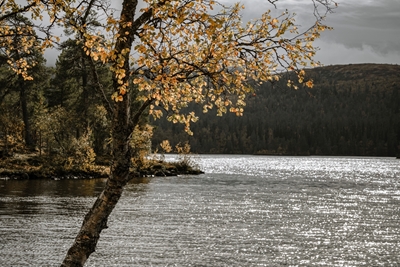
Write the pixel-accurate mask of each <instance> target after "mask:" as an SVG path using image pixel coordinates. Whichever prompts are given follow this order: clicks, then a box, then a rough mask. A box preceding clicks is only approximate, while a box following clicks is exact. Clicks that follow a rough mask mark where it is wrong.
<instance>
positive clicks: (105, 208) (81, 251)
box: [61, 0, 137, 267]
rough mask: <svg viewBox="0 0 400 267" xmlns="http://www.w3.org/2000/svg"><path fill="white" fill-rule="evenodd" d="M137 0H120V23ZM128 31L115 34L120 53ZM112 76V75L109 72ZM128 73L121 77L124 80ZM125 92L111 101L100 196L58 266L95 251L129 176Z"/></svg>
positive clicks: (72, 264) (76, 264)
mask: <svg viewBox="0 0 400 267" xmlns="http://www.w3.org/2000/svg"><path fill="white" fill-rule="evenodd" d="M136 5H137V0H124V2H123V4H122V11H121V17H120V18H121V19H120V21H121V22H120V25H122V24H123V23H126V22H132V21H133V18H134V14H135V10H136ZM120 31H121V33H120V36H124V34H123V33H124V32H125V31H126V29H124V28H123V27H120ZM132 41H133V39H132V35H130V36H129V37H128V38H119V39H118V40H117V43H116V45H115V51H116V52H117V53H121V51H123V49H125V48H130V47H131V46H132ZM123 68H124V69H125V71H126V73H128V72H129V55H126V56H125V62H124V67H123ZM113 77H116V75H113ZM128 78H129V77H125V81H127V79H128ZM119 86H120V85H119V83H118V80H117V79H116V78H114V80H113V88H114V91H116V92H118V91H119ZM130 104H131V103H130V99H129V94H126V95H124V99H123V101H119V102H114V108H113V118H112V130H111V131H112V158H113V162H112V164H111V170H110V177H109V178H108V180H107V183H106V186H105V188H104V190H103V192H102V193H101V194H100V196H99V197H98V198H97V200H96V201H95V203H94V204H93V207H92V208H91V209H90V210H89V212H88V213H87V215H86V216H85V218H84V220H83V224H82V226H81V229H80V231H79V233H78V235H77V237H76V238H75V242H74V244H73V245H72V247H71V248H70V249H69V250H68V252H67V255H66V257H65V259H64V261H63V263H62V264H61V266H62V267H67V266H68V267H82V266H84V264H85V262H86V261H87V259H88V258H89V256H90V255H91V254H92V253H93V252H94V251H95V249H96V245H97V242H98V240H99V238H100V233H101V231H102V230H103V229H106V228H107V220H108V216H109V215H110V214H111V212H112V210H113V209H114V207H115V206H116V204H117V203H118V200H119V198H120V197H121V195H122V192H123V189H124V186H125V185H126V184H127V182H128V181H129V179H130V176H129V171H130V167H131V149H130V145H129V141H130V136H131V133H132V130H133V128H132V127H133V126H134V125H132V122H131V118H130V114H131V112H130Z"/></svg>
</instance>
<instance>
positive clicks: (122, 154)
mask: <svg viewBox="0 0 400 267" xmlns="http://www.w3.org/2000/svg"><path fill="white" fill-rule="evenodd" d="M8 2H13V1H12V0H9V1H8ZM268 2H269V3H271V4H272V5H275V3H276V2H277V1H276V0H269V1H268ZM29 3H32V4H34V3H40V2H39V1H34V2H33V1H28V4H29ZM103 3H104V1H97V0H89V1H88V0H85V1H84V0H82V1H54V2H53V1H51V2H49V3H48V4H47V6H46V10H47V11H48V13H49V15H50V19H51V22H53V23H57V24H59V25H64V27H68V28H69V29H70V30H71V31H74V32H76V33H77V34H78V35H79V36H80V37H81V38H82V39H81V42H82V44H83V46H84V50H85V53H86V55H88V56H90V58H91V63H90V64H89V65H90V68H91V71H92V73H93V77H96V70H95V68H94V61H101V62H103V63H104V64H108V65H110V69H111V71H112V74H113V85H112V89H113V93H112V96H111V97H112V100H113V102H112V107H111V108H110V109H111V110H112V114H113V115H112V121H111V123H112V126H111V128H112V134H111V136H112V157H113V161H112V164H111V174H110V177H109V179H108V180H107V183H106V185H105V188H104V190H103V192H102V193H101V194H100V196H99V197H98V198H97V200H96V202H95V203H94V205H93V207H92V208H91V209H90V211H89V212H88V214H87V215H86V216H85V218H84V221H83V224H82V226H81V229H80V231H79V233H78V235H77V237H76V239H75V242H74V244H73V245H72V247H71V248H70V249H69V251H68V253H67V255H66V257H65V259H64V262H63V264H62V266H83V265H84V263H85V262H86V260H87V259H88V257H89V256H90V254H91V253H92V252H94V250H95V248H96V244H97V241H98V239H99V237H100V233H101V231H102V230H103V229H105V228H107V219H108V216H109V215H110V213H111V212H112V210H113V209H114V207H115V205H116V204H117V202H118V200H119V198H120V197H121V194H122V192H123V188H124V186H125V185H126V184H127V182H128V181H129V180H130V179H131V178H132V176H131V175H130V167H131V155H132V149H131V147H130V145H129V144H130V137H131V136H132V132H133V130H134V129H135V127H136V125H138V123H139V120H140V117H141V116H142V115H143V114H144V112H145V111H146V110H148V111H149V114H151V115H153V116H154V117H156V118H159V117H160V116H161V115H162V114H163V113H166V115H167V118H168V119H169V120H170V121H172V122H174V123H177V122H180V123H183V124H184V125H185V130H186V131H187V132H188V133H189V134H190V133H191V131H190V123H191V122H194V121H196V120H197V117H196V114H195V113H194V112H183V110H184V108H186V107H187V106H188V104H189V103H190V102H195V103H198V104H201V105H202V106H203V110H204V112H207V111H208V110H209V109H212V108H216V110H217V113H218V115H222V114H224V113H226V112H227V111H229V112H232V113H235V114H236V115H239V116H240V115H242V113H243V109H244V107H245V98H246V95H247V94H248V93H250V92H251V91H252V88H251V82H253V81H257V82H268V81H274V80H279V77H280V76H279V73H280V72H281V71H283V70H287V71H292V72H295V73H296V75H297V79H298V82H300V83H305V84H306V85H308V86H312V81H310V80H305V79H304V77H305V76H304V75H305V72H304V70H302V69H301V68H302V67H304V66H307V65H309V66H315V65H317V64H318V63H317V62H315V61H314V60H313V57H314V55H315V53H316V48H315V47H314V46H313V41H314V40H315V39H316V38H318V37H319V35H320V32H321V31H324V30H325V29H328V27H327V26H325V25H324V24H323V23H322V19H323V17H324V16H325V14H326V12H328V11H330V9H331V7H332V5H333V4H335V3H334V2H333V1H331V0H312V3H314V9H315V10H314V11H315V12H314V14H315V18H316V21H315V24H313V25H312V26H311V27H310V28H308V29H306V30H304V31H302V32H300V30H299V29H298V28H297V26H296V24H295V16H294V14H291V13H289V12H288V11H285V12H283V13H282V14H281V15H280V16H278V17H273V16H272V15H271V11H267V12H265V13H264V14H263V15H262V17H261V18H260V19H258V20H254V21H251V22H248V23H246V24H243V23H242V21H241V16H240V11H241V9H242V8H243V7H242V6H241V5H240V4H234V5H232V6H223V5H222V4H220V3H218V2H216V1H214V0H184V1H176V0H144V1H143V4H144V5H145V7H144V8H141V9H139V7H138V1H137V0H124V1H123V2H122V6H121V11H120V13H119V15H116V16H114V14H115V13H116V12H114V11H113V10H112V9H110V8H109V7H108V6H105V5H104V4H103ZM37 6H42V7H44V4H41V5H39V4H37ZM321 7H322V8H324V11H322V9H321ZM216 9H218V10H216ZM94 10H102V12H103V13H102V14H101V15H102V16H105V17H106V19H103V20H102V19H101V18H98V19H97V20H96V21H99V22H100V23H99V24H98V25H91V24H90V23H88V18H89V17H90V16H91V15H92V14H93V12H94ZM321 12H323V13H321ZM1 21H2V20H1V17H0V22H1ZM288 85H289V86H295V85H294V82H293V81H289V82H288ZM97 86H98V87H102V84H101V83H100V82H98V83H97ZM132 91H135V93H133V94H132ZM132 96H136V99H131V98H132ZM131 101H138V103H140V105H138V107H137V108H136V109H135V110H133V111H131V110H130V108H131Z"/></svg>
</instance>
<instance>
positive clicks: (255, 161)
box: [0, 155, 400, 266]
mask: <svg viewBox="0 0 400 267" xmlns="http://www.w3.org/2000/svg"><path fill="white" fill-rule="evenodd" d="M171 157H173V156H170V157H168V158H169V159H171V160H173V158H171ZM196 160H197V161H198V162H199V164H200V165H201V167H202V169H203V170H205V172H206V174H204V175H200V176H180V177H167V178H151V179H148V180H146V181H144V183H141V184H130V185H128V187H127V189H126V191H125V192H124V196H123V197H122V198H121V200H120V202H119V204H118V206H117V208H116V210H114V212H113V213H112V215H111V217H110V219H109V229H107V230H104V231H103V233H102V236H101V238H100V241H99V244H98V247H97V251H96V252H95V253H94V254H92V256H91V257H90V258H89V261H88V263H87V264H86V266H398V265H400V224H399V217H400V180H399V177H400V161H399V160H396V159H394V158H344V157H268V156H231V155H202V156H198V157H196ZM103 184H104V180H86V181H79V180H69V181H11V180H7V181H6V180H1V181H0V266H58V265H59V264H60V262H61V261H62V259H63V257H64V255H65V253H66V251H67V249H68V248H69V246H70V245H71V244H72V242H73V239H74V236H75V235H76V233H77V231H78V229H79V226H80V224H81V221H82V218H83V216H84V214H85V213H86V211H87V210H88V208H89V207H90V206H91V204H92V203H93V202H94V200H95V196H96V195H98V194H99V192H100V190H101V188H102V186H103Z"/></svg>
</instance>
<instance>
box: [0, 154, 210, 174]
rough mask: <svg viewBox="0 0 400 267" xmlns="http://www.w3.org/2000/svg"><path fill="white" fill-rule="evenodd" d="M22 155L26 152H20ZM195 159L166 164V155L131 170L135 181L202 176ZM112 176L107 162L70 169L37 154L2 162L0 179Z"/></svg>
mask: <svg viewBox="0 0 400 267" xmlns="http://www.w3.org/2000/svg"><path fill="white" fill-rule="evenodd" d="M21 152H23V151H21ZM202 173H203V172H202V171H201V170H200V168H199V166H198V165H197V164H196V162H195V161H194V160H193V158H192V155H191V154H189V153H187V154H179V155H178V160H177V161H173V162H168V161H165V158H164V156H163V154H161V155H158V154H154V155H152V156H149V157H147V158H144V159H142V163H141V166H140V167H139V166H137V168H132V169H131V176H132V178H138V177H153V176H177V175H197V174H202ZM109 175H110V163H109V159H108V158H103V159H99V160H97V161H95V162H92V163H90V164H85V165H79V166H78V165H76V166H71V165H70V164H67V162H66V161H65V160H62V159H60V158H57V157H49V156H41V155H39V154H38V153H28V152H27V153H15V154H13V155H10V156H8V157H5V158H1V159H0V179H32V180H33V179H54V180H60V179H93V178H107V177H108V176H109Z"/></svg>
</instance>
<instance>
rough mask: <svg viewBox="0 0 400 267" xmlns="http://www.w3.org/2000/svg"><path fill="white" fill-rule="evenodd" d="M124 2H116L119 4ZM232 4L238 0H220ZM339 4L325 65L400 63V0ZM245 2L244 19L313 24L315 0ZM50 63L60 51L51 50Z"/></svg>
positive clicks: (321, 54)
mask: <svg viewBox="0 0 400 267" xmlns="http://www.w3.org/2000/svg"><path fill="white" fill-rule="evenodd" d="M121 2H122V1H121V0H117V1H113V6H115V7H118V4H120V3H121ZM220 2H221V3H223V4H231V3H234V2H237V0H236V1H235V0H220ZM336 2H337V3H338V7H337V8H336V9H335V10H334V13H331V14H328V15H327V18H326V20H325V23H326V24H327V25H328V26H331V27H333V28H334V30H332V31H326V32H324V33H323V34H322V35H321V38H320V39H319V40H318V41H317V42H316V46H318V47H319V49H320V50H319V51H318V52H317V56H316V59H317V60H318V61H320V62H321V63H322V64H323V65H325V66H326V65H335V64H356V63H388V64H400V0H337V1H336ZM241 3H242V4H244V5H245V7H246V8H245V10H244V11H243V20H244V21H247V20H251V19H256V18H259V17H261V14H262V13H263V12H264V11H266V10H268V9H271V10H272V12H277V13H278V12H279V13H280V12H281V11H284V10H285V9H288V10H289V12H295V13H296V14H297V16H296V18H297V19H296V22H297V23H298V24H300V25H304V26H308V25H312V23H313V19H314V17H313V5H312V0H279V1H277V2H276V10H275V7H273V6H272V5H271V4H270V3H268V1H267V0H242V1H241ZM46 55H47V61H48V65H52V64H54V62H55V59H56V57H57V54H56V53H55V52H54V51H49V52H48V53H47V54H46Z"/></svg>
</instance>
